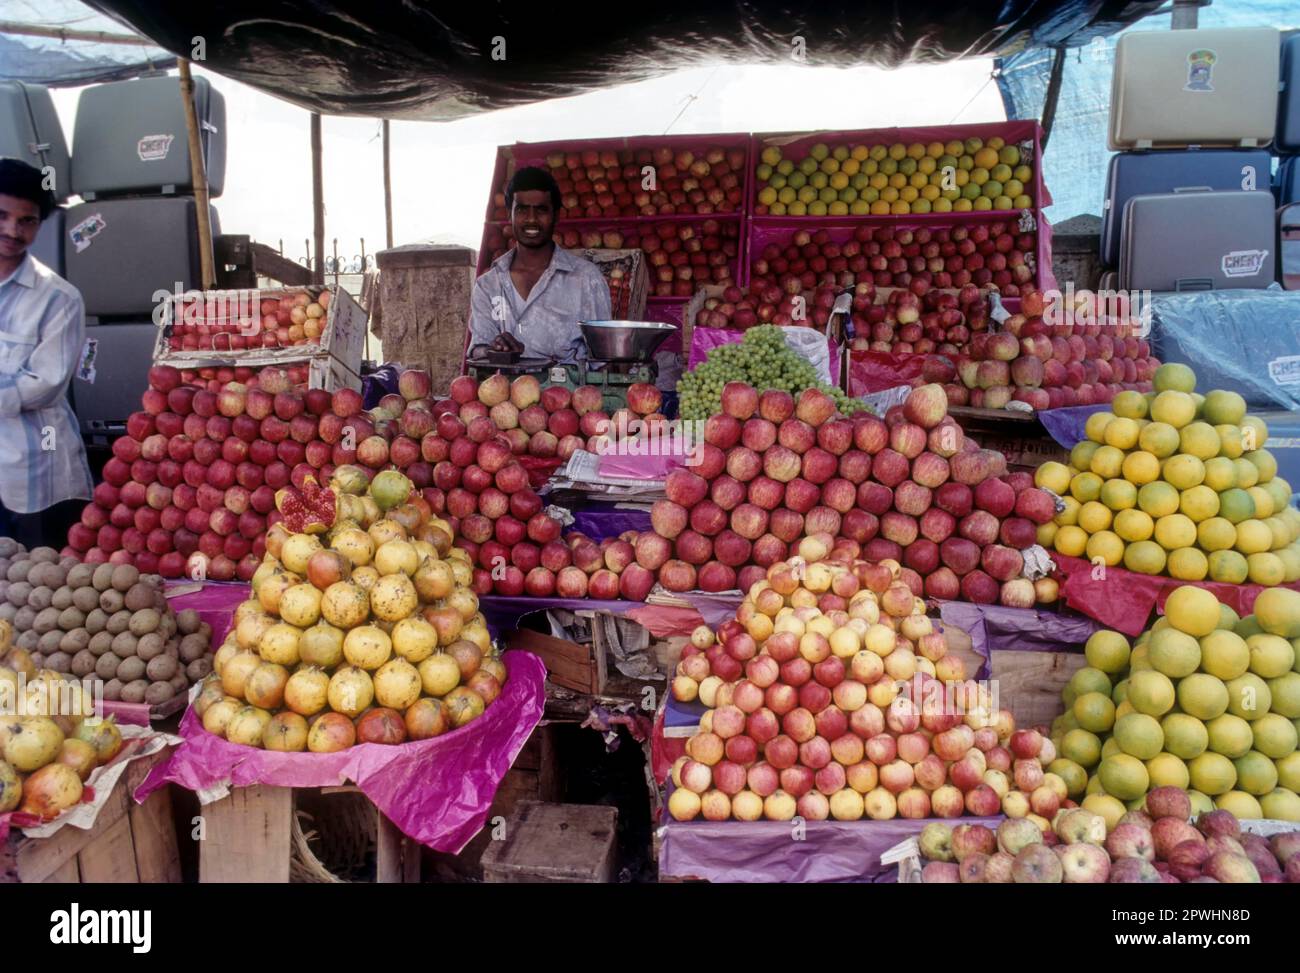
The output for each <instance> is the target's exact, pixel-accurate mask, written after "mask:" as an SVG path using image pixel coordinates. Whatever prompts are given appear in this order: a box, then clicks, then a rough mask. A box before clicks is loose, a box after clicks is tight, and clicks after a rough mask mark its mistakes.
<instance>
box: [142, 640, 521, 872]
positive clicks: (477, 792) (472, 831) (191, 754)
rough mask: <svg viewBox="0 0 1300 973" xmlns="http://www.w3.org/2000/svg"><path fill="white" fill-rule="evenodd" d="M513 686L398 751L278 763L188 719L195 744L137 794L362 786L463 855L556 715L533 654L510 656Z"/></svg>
mask: <svg viewBox="0 0 1300 973" xmlns="http://www.w3.org/2000/svg"><path fill="white" fill-rule="evenodd" d="M502 661H503V662H504V663H505V666H506V671H507V674H508V675H507V678H506V684H505V686H503V687H502V689H501V695H500V696H498V697H497V699H496V701H495V702H494V703H493V704H492V705H491V706H489V707H488V708H487V709H486V710H484V711H483V715H482V716H480V717H479V718H478V719H476V720H475V721H474V722H472V723H470V724H469V725H468V726H463V727H461V728H460V729H458V730H453V731H452V732H450V733H447V734H444V735H443V736H440V737H434V738H433V739H432V740H420V741H417V742H413V743H405V744H402V745H401V746H398V747H393V746H385V745H383V744H378V743H361V744H357V745H356V746H354V747H352V748H350V749H348V750H343V751H340V752H339V753H272V752H269V751H266V750H257V749H254V748H251V747H241V746H237V745H236V744H233V743H227V742H226V741H225V740H223V739H221V738H220V737H218V736H214V735H213V734H211V733H208V732H207V731H206V730H204V729H203V725H202V723H201V722H200V721H199V718H198V717H197V716H195V715H194V710H193V709H190V710H187V711H186V713H185V718H184V719H183V720H181V725H180V730H179V733H180V735H181V737H183V738H184V740H185V742H184V743H183V744H181V745H180V746H179V747H177V748H176V750H175V751H174V752H173V753H172V756H171V758H170V759H169V760H168V761H166V762H165V763H162V764H159V765H158V766H157V767H155V768H154V769H153V771H152V772H151V773H150V774H149V776H148V777H147V778H146V779H145V782H144V783H143V784H141V785H140V787H139V788H138V789H137V790H136V792H135V799H136V801H143V800H144V799H145V798H146V797H148V796H149V795H150V794H151V793H152V792H153V791H155V790H157V789H158V788H159V787H162V786H163V785H164V784H165V783H167V782H169V781H170V782H171V783H174V784H179V785H180V786H181V787H185V788H188V789H189V790H192V791H200V790H209V789H211V788H214V787H217V786H219V785H221V784H227V785H229V786H231V787H251V786H252V785H254V784H268V785H270V786H272V787H332V786H336V785H340V784H343V783H344V782H345V781H349V780H351V781H353V782H354V783H355V784H356V785H357V787H359V788H360V789H361V791H362V792H363V793H364V794H365V795H366V796H367V797H368V798H370V800H372V801H373V802H374V803H375V805H376V806H377V807H378V808H379V809H380V810H381V811H383V812H384V814H385V815H387V816H388V818H389V820H391V821H392V822H393V824H395V825H397V827H399V828H401V829H402V832H403V833H404V834H406V835H407V836H408V837H410V838H413V839H414V840H416V841H419V842H420V843H421V844H425V845H428V846H429V847H430V848H433V849H435V850H436V851H446V852H450V853H452V854H455V853H457V852H459V851H460V850H461V849H462V848H464V847H465V845H466V844H468V843H469V840H470V839H471V838H473V837H474V835H476V834H477V833H478V832H479V829H480V828H482V827H483V822H484V821H485V820H487V815H488V810H489V809H490V808H491V806H492V799H493V797H494V796H495V795H496V791H497V787H498V786H499V785H500V783H501V779H502V778H503V777H505V775H506V772H507V771H508V770H509V769H510V765H511V764H512V763H514V759H515V757H516V755H518V753H519V751H520V750H522V749H523V746H524V744H525V743H526V742H527V740H528V737H529V735H530V734H531V733H532V732H533V728H534V727H536V726H537V724H538V723H539V722H540V721H541V718H542V711H543V709H544V708H545V705H546V696H545V691H544V688H543V686H544V683H545V680H546V666H545V665H543V664H542V660H541V659H539V658H538V657H537V656H535V655H533V654H532V653H529V652H507V653H506V654H505V655H504V656H502Z"/></svg>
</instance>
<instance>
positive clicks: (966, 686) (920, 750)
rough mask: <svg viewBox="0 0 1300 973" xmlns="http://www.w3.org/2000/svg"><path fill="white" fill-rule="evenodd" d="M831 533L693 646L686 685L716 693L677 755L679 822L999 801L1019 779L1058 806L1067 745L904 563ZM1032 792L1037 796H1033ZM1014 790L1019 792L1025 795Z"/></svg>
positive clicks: (889, 814)
mask: <svg viewBox="0 0 1300 973" xmlns="http://www.w3.org/2000/svg"><path fill="white" fill-rule="evenodd" d="M832 543H833V542H832V540H831V538H830V537H829V536H826V535H815V536H812V537H806V538H804V539H803V540H801V541H800V542H799V545H798V554H797V555H796V556H795V557H793V558H791V559H789V560H788V561H781V562H778V563H776V564H773V565H772V566H771V567H769V568H768V570H767V576H766V578H765V579H764V580H762V581H758V582H756V583H755V584H754V585H753V586H752V587H751V588H750V589H749V591H748V593H747V595H746V597H745V600H744V601H743V602H742V603H741V606H740V608H739V609H738V610H737V611H736V617H735V618H734V619H733V620H731V621H728V622H727V623H726V624H724V625H723V626H722V627H721V628H720V629H719V630H718V631H717V633H714V632H711V631H710V630H709V629H708V628H707V627H706V626H701V627H700V628H699V629H697V630H696V631H695V632H694V633H693V635H692V636H691V644H690V645H689V646H687V648H686V649H685V650H684V651H683V653H682V660H681V662H680V663H679V665H678V667H677V675H676V677H675V678H674V680H673V686H672V689H673V695H674V698H676V699H678V700H680V701H691V700H695V699H699V700H700V701H701V702H703V703H704V704H705V705H706V706H708V707H709V709H708V711H707V712H705V714H704V716H703V717H702V718H701V720H700V729H699V731H698V732H697V733H696V734H695V735H694V736H692V737H691V738H690V740H688V741H687V744H686V755H685V756H684V757H682V758H681V759H680V760H678V761H677V763H675V764H674V766H673V771H672V778H673V785H674V790H673V792H672V794H671V795H670V796H669V799H668V809H669V813H670V814H672V816H673V817H674V818H675V819H677V820H679V821H689V820H691V819H693V818H696V817H700V816H702V817H704V818H706V819H709V820H717V821H722V820H727V819H730V818H735V819H737V820H742V821H755V820H758V819H760V818H766V819H768V820H782V821H783V820H789V819H791V818H793V817H794V816H795V815H796V814H798V815H800V816H802V817H803V818H804V819H806V820H824V819H826V818H835V819H836V820H841V821H856V820H858V819H860V818H862V817H864V816H865V817H868V818H871V819H874V820H887V819H889V818H893V817H895V816H900V817H906V818H926V817H931V816H934V817H959V816H961V815H962V814H965V813H969V814H974V815H993V814H997V813H999V811H1001V810H1002V807H1003V803H1004V801H1005V800H1007V799H1008V795H1011V794H1014V793H1017V792H1019V793H1020V794H1021V796H1022V797H1023V798H1024V801H1025V805H1026V810H1028V808H1029V807H1030V806H1031V805H1030V802H1031V800H1040V801H1042V802H1043V803H1042V805H1041V807H1039V806H1037V805H1035V806H1034V807H1035V809H1036V810H1039V811H1040V812H1041V814H1042V815H1043V816H1044V817H1049V816H1050V815H1051V814H1053V813H1055V810H1056V807H1055V806H1051V807H1048V806H1047V801H1048V798H1049V797H1050V798H1053V799H1055V796H1056V795H1055V791H1054V790H1051V789H1044V788H1043V784H1044V773H1043V765H1044V764H1046V763H1049V762H1050V761H1051V760H1052V759H1054V757H1055V748H1054V747H1053V746H1052V744H1051V741H1050V740H1047V739H1046V738H1044V737H1042V736H1041V735H1040V734H1039V733H1038V732H1036V731H1033V730H1029V731H1023V730H1022V731H1016V729H1015V720H1014V718H1013V717H1012V716H1011V713H1010V712H1008V711H1007V710H999V709H995V700H994V699H992V698H991V697H990V695H989V691H988V687H986V686H981V685H979V684H977V683H975V682H973V681H968V680H967V678H966V671H965V666H964V664H963V662H962V661H961V659H960V658H959V657H957V656H953V655H949V654H948V651H947V643H946V641H945V639H944V635H943V633H942V631H940V630H939V629H938V628H936V626H935V624H934V623H933V622H932V621H931V620H930V619H929V618H928V617H927V616H926V615H925V614H924V603H923V602H922V601H921V600H920V599H918V598H917V597H916V596H915V595H914V594H913V593H912V591H911V589H910V588H909V587H908V586H907V584H905V583H904V582H903V581H902V580H900V577H899V570H900V569H899V565H898V564H897V563H895V562H891V561H884V562H881V563H877V564H873V563H870V562H867V561H861V560H857V559H854V558H851V557H847V556H842V555H840V554H837V553H834V552H833V549H832ZM1031 795H1033V796H1032V797H1031ZM1011 800H1012V801H1014V800H1015V799H1014V798H1012V799H1011Z"/></svg>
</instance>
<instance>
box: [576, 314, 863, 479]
mask: <svg viewBox="0 0 1300 973" xmlns="http://www.w3.org/2000/svg"><path fill="white" fill-rule="evenodd" d="M744 337H745V332H743V331H732V330H730V329H728V328H695V329H694V330H692V331H691V348H690V358H689V359H688V360H687V362H686V370H687V371H690V372H693V371H695V368H696V366H697V365H699V364H700V362H702V361H704V359H705V358H707V357H708V356H709V352H711V351H712V350H713V349H714V348H721V347H722V346H723V345H734V344H737V343H739V342H740V340H741V339H742V338H744ZM826 347H827V348H828V349H830V357H831V361H830V367H831V384H832V385H838V384H839V381H840V349H839V345H837V344H836V343H835V342H834V341H832V340H831V339H830V338H827V339H826ZM601 472H604V470H602V471H601Z"/></svg>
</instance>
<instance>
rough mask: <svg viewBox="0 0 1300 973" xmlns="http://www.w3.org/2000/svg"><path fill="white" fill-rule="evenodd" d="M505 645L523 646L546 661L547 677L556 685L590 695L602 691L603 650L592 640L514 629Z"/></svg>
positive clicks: (514, 647)
mask: <svg viewBox="0 0 1300 973" xmlns="http://www.w3.org/2000/svg"><path fill="white" fill-rule="evenodd" d="M507 647H508V648H511V649H523V650H524V651H525V652H532V653H533V654H534V655H536V656H537V657H538V658H540V659H541V660H542V662H544V663H545V664H546V673H547V678H548V679H550V681H551V682H553V683H555V684H556V685H557V686H563V687H564V688H565V689H572V690H574V691H575V692H579V693H589V694H591V695H593V696H596V695H599V694H600V693H602V692H604V691H605V682H606V679H607V678H608V673H607V671H606V668H605V653H604V651H602V649H601V648H598V647H597V646H596V645H595V644H592V645H585V644H582V643H579V642H570V641H568V640H567V639H557V638H555V637H554V636H553V635H543V634H542V633H541V632H532V631H529V630H527V629H518V630H516V631H514V632H511V633H510V635H509V636H508V642H507Z"/></svg>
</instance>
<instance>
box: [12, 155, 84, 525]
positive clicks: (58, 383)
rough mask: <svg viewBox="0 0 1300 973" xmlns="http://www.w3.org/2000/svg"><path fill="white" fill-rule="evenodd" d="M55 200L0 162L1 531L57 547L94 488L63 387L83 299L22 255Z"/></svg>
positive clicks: (36, 178) (24, 168) (23, 166)
mask: <svg viewBox="0 0 1300 973" xmlns="http://www.w3.org/2000/svg"><path fill="white" fill-rule="evenodd" d="M53 209H54V197H53V195H52V194H51V193H50V191H49V190H48V189H46V188H45V186H44V184H43V179H42V175H41V172H40V170H39V169H36V168H34V167H32V166H30V165H28V164H27V163H25V162H22V161H20V160H17V159H0V535H6V536H10V537H13V538H15V539H16V540H18V541H19V542H21V543H23V544H25V545H27V547H28V548H29V549H30V548H32V547H38V546H41V545H48V546H50V547H54V548H56V549H57V548H62V547H63V546H64V545H66V544H67V542H68V527H69V526H71V525H72V524H73V523H74V522H75V521H76V519H77V517H78V516H79V515H80V512H81V508H82V507H83V506H84V503H83V501H85V500H89V499H90V495H91V490H92V488H93V482H92V480H91V476H90V466H89V465H88V464H87V463H86V450H85V447H84V446H83V445H82V442H81V435H80V434H79V432H78V428H77V420H76V416H75V415H74V414H73V411H72V406H71V404H70V403H69V402H68V382H69V381H71V379H72V373H73V371H74V369H75V368H76V367H77V361H78V359H79V357H80V355H81V349H82V345H83V344H84V343H85V335H86V319H85V308H84V305H83V303H82V300H81V294H79V293H78V292H77V289H76V288H75V287H73V286H72V285H71V284H69V283H68V282H67V281H65V280H64V279H63V278H61V277H59V276H58V275H57V274H55V273H54V271H52V270H50V269H49V268H48V267H46V266H45V265H44V264H42V263H41V262H40V261H38V260H37V259H36V258H35V257H33V256H32V255H31V254H30V253H28V248H29V247H30V246H31V245H32V242H33V241H34V240H35V239H36V234H37V232H38V231H39V230H40V228H41V222H42V221H43V220H44V219H45V218H46V217H48V216H49V215H50V213H51V212H52V211H53Z"/></svg>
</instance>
